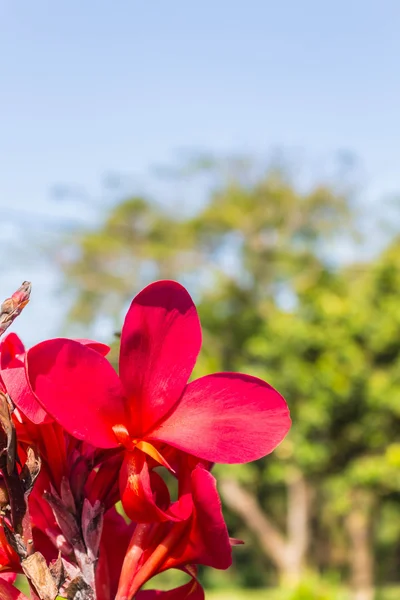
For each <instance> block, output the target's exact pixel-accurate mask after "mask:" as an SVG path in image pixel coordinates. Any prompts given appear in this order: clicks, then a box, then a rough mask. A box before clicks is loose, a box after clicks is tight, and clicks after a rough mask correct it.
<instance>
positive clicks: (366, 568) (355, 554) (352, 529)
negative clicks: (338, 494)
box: [346, 492, 375, 600]
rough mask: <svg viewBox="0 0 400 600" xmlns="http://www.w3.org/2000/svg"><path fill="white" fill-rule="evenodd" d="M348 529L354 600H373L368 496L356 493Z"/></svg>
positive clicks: (372, 561)
mask: <svg viewBox="0 0 400 600" xmlns="http://www.w3.org/2000/svg"><path fill="white" fill-rule="evenodd" d="M346 528H347V534H348V537H349V542H350V547H349V551H350V552H349V562H350V569H351V588H352V600H373V598H374V596H375V592H374V559H373V553H372V540H371V502H370V498H369V496H368V495H367V494H364V493H362V492H354V494H353V497H352V507H351V509H350V512H349V514H348V516H347V519H346Z"/></svg>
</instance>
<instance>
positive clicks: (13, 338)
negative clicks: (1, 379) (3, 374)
mask: <svg viewBox="0 0 400 600" xmlns="http://www.w3.org/2000/svg"><path fill="white" fill-rule="evenodd" d="M24 354H25V346H24V344H23V343H22V341H21V340H20V338H19V337H18V336H17V334H16V333H9V334H8V335H7V336H6V337H5V338H4V339H3V340H2V342H1V343H0V365H1V369H6V368H7V366H8V363H10V362H11V361H12V360H14V358H19V359H20V360H22V359H23V355H24Z"/></svg>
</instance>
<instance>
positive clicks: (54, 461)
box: [0, 281, 290, 600]
mask: <svg viewBox="0 0 400 600" xmlns="http://www.w3.org/2000/svg"><path fill="white" fill-rule="evenodd" d="M17 301H19V303H20V304H21V305H22V304H23V303H24V302H25V303H26V298H25V299H24V298H22V299H21V298H19V297H18V298H17ZM17 304H18V302H17ZM200 346H201V327H200V322H199V319H198V315H197V311H196V308H195V306H194V304H193V301H192V299H191V297H190V296H189V294H188V292H187V291H186V290H185V288H183V287H182V286H181V285H180V284H178V283H176V282H173V281H158V282H156V283H153V284H151V285H149V286H148V287H146V288H145V289H144V290H142V291H141V292H140V293H139V294H138V295H137V296H136V297H135V298H134V299H133V301H132V304H131V306H130V308H129V310H128V313H127V315H126V318H125V322H124V325H123V329H122V333H121V348H120V357H119V369H118V371H119V374H117V372H116V371H115V370H114V368H113V367H112V365H111V364H110V362H109V361H108V359H107V358H106V355H107V353H108V351H109V348H108V346H105V345H104V344H101V343H98V342H94V341H90V340H82V339H80V340H71V339H66V338H58V339H51V340H46V341H43V342H41V343H39V344H37V345H36V346H34V347H32V348H31V349H29V350H27V351H26V350H25V348H24V346H23V344H22V342H21V341H20V339H19V338H18V337H17V336H16V335H15V334H14V333H11V334H9V335H8V336H7V337H5V338H4V340H3V341H2V343H1V344H0V425H1V427H0V445H1V447H0V451H1V456H0V472H1V475H0V477H1V480H0V508H1V515H0V521H1V526H0V597H1V598H2V599H4V600H22V598H24V596H23V595H22V594H21V593H20V592H19V591H18V590H17V589H16V588H15V587H13V586H12V581H13V578H15V576H16V574H19V573H20V574H24V575H25V576H26V577H27V580H28V582H29V586H30V590H31V596H33V597H36V598H40V599H41V600H54V599H55V598H56V597H57V596H58V595H61V596H64V597H66V598H68V599H78V598H79V599H85V598H89V599H91V600H92V599H97V600H113V599H114V598H115V599H116V600H131V599H133V598H135V599H137V600H155V599H160V600H184V599H186V598H188V599H190V600H200V599H203V598H204V592H203V589H202V587H201V585H200V583H199V582H198V579H197V565H207V566H210V567H214V568H216V569H227V568H228V567H229V566H230V564H231V548H232V545H234V544H236V543H238V542H237V541H236V540H233V539H232V538H230V537H229V535H228V532H227V528H226V525H225V522H224V519H223V516H222V512H221V502H220V499H219V496H218V492H217V488H216V482H215V479H214V477H213V475H212V474H211V470H212V467H213V465H214V463H224V464H227V463H245V462H249V461H253V460H256V459H259V458H261V457H263V456H265V455H266V454H268V453H269V452H271V451H272V450H273V449H274V448H275V447H276V446H277V445H278V444H279V443H280V441H281V440H282V439H283V437H284V436H285V435H286V433H287V431H288V429H289V427H290V418H289V412H288V408H287V405H286V403H285V401H284V399H283V398H282V396H280V394H279V393H278V392H277V391H275V390H274V389H273V388H272V387H271V386H270V385H268V384H267V383H265V382H264V381H262V380H260V379H257V378H255V377H251V376H249V375H243V374H240V373H217V374H214V375H208V376H205V377H201V378H200V379H196V380H194V381H191V382H190V383H188V380H189V378H190V376H191V373H192V370H193V368H194V365H195V362H196V359H197V356H198V353H199V351H200ZM172 488H173V489H176V493H175V495H174V497H171V489H172ZM168 569H180V570H182V571H184V572H185V573H186V574H187V576H188V583H186V584H185V585H183V586H181V587H179V588H176V589H174V590H170V591H167V592H161V591H155V590H154V591H153V590H147V589H145V590H143V589H142V587H143V585H144V584H145V583H146V582H147V581H149V580H150V579H151V578H152V577H153V576H155V575H156V574H158V573H161V572H164V571H166V570H168Z"/></svg>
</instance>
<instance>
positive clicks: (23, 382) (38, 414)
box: [1, 359, 52, 425]
mask: <svg viewBox="0 0 400 600" xmlns="http://www.w3.org/2000/svg"><path fill="white" fill-rule="evenodd" d="M1 378H2V380H3V382H4V385H5V387H6V390H7V393H8V394H9V396H10V398H11V400H12V401H13V402H14V404H15V405H16V406H17V407H18V408H19V409H20V410H21V411H22V412H23V414H24V415H25V416H26V417H28V419H29V420H30V421H32V422H33V423H35V424H36V425H38V424H40V423H49V422H51V421H52V418H51V417H50V416H49V415H48V414H47V412H46V411H45V410H44V408H43V406H41V405H40V404H39V402H38V401H37V398H35V396H34V395H33V394H32V391H31V389H30V387H29V384H28V381H27V378H26V373H25V367H24V363H22V362H20V361H19V360H17V359H15V360H14V361H13V362H11V363H10V364H9V367H8V368H7V369H4V371H1Z"/></svg>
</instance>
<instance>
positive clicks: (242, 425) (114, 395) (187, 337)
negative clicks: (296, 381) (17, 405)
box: [26, 281, 290, 518]
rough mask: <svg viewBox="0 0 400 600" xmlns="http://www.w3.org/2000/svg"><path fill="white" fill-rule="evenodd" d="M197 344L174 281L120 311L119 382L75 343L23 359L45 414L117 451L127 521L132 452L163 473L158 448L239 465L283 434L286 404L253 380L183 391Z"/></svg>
mask: <svg viewBox="0 0 400 600" xmlns="http://www.w3.org/2000/svg"><path fill="white" fill-rule="evenodd" d="M200 346H201V328H200V323H199V319H198V316H197V312H196V308H195V306H194V304H193V301H192V299H191V298H190V296H189V294H188V293H187V291H186V290H185V289H184V288H183V287H182V286H181V285H179V284H178V283H176V282H173V281H159V282H156V283H153V284H151V285H149V286H148V287H146V288H145V289H144V290H142V292H140V293H139V294H138V295H137V296H136V298H134V300H133V301H132V304H131V306H130V308H129V311H128V314H127V316H126V319H125V323H124V326H123V330H122V337H121V351H120V362H119V371H120V377H118V375H117V374H116V372H115V371H114V369H113V368H112V367H111V365H110V363H109V362H108V361H107V360H106V359H105V358H104V357H103V356H101V354H99V353H98V352H95V351H94V350H93V349H92V348H90V347H88V346H84V345H82V344H80V343H78V342H76V341H72V340H68V339H61V338H59V339H55V340H48V341H45V342H42V343H40V344H38V345H37V346H34V347H33V348H32V349H31V350H29V351H28V353H27V360H26V368H27V374H28V379H29V381H30V385H31V388H32V390H33V392H34V394H35V396H36V397H37V398H38V399H39V401H40V403H41V404H42V405H43V407H44V408H45V410H46V411H47V412H48V413H49V414H50V415H52V416H53V417H54V418H55V419H56V420H57V421H58V422H59V423H60V424H61V425H62V426H63V427H64V428H65V429H66V430H67V431H69V432H70V433H71V434H72V435H74V436H76V437H77V438H79V439H82V440H86V441H88V442H90V443H91V444H93V445H94V446H97V447H100V448H112V447H116V446H118V445H119V444H122V445H123V446H124V447H125V449H126V451H127V452H126V457H125V460H124V467H123V469H122V472H121V478H122V479H121V492H122V493H123V501H124V506H125V510H127V512H128V514H129V515H130V516H131V517H132V518H135V517H136V514H135V512H134V508H135V503H136V498H137V477H136V474H137V472H138V468H137V463H138V457H139V454H138V452H139V453H145V454H147V455H149V456H151V457H152V459H154V460H156V461H157V462H159V463H161V464H164V465H165V466H167V463H166V461H165V460H164V457H163V456H162V454H161V453H160V451H159V448H160V446H159V445H160V443H161V444H163V443H164V444H165V443H166V444H169V445H171V446H173V447H175V448H177V449H179V450H182V451H184V452H188V453H190V454H193V455H194V456H197V457H199V458H202V459H204V460H207V461H210V462H220V463H243V462H248V461H252V460H256V459H258V458H260V457H262V456H265V455H266V454H268V453H269V452H271V451H272V450H273V449H274V448H275V447H276V446H277V445H278V444H279V443H280V442H281V440H282V439H283V438H284V436H285V435H286V433H287V432H288V430H289V427H290V418H289V411H288V408H287V405H286V402H285V400H284V399H283V398H282V396H280V394H279V393H278V392H277V391H276V390H274V389H273V388H272V387H271V386H270V385H268V384H267V383H265V382H264V381H262V380H260V379H257V378H256V377H251V376H249V375H243V374H240V373H217V374H215V375H208V376H206V377H202V378H200V379H197V380H195V381H193V382H192V383H189V384H188V383H187V382H188V379H189V377H190V374H191V372H192V370H193V367H194V365H195V362H196V359H197V355H198V353H199V351H200ZM131 504H132V511H131V512H130V505H131Z"/></svg>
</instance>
